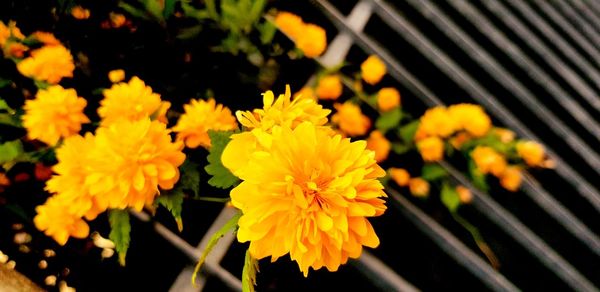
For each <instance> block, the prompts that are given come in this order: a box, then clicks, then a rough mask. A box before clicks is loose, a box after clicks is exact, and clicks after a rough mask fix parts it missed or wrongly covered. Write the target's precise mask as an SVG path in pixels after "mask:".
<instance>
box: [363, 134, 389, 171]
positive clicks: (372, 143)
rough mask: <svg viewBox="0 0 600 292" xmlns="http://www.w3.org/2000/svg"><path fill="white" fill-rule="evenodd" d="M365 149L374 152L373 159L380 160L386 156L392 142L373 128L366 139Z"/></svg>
mask: <svg viewBox="0 0 600 292" xmlns="http://www.w3.org/2000/svg"><path fill="white" fill-rule="evenodd" d="M367 149H369V150H373V151H374V152H375V161H377V162H378V163H379V162H382V161H384V160H386V159H387V158H388V155H389V154H390V149H392V143H390V141H388V140H387V139H386V138H385V136H384V135H383V134H381V132H379V131H378V130H375V131H373V132H371V135H369V138H368V139H367Z"/></svg>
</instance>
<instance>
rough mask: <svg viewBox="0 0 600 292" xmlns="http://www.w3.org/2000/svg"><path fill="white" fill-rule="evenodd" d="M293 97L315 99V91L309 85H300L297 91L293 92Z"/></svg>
mask: <svg viewBox="0 0 600 292" xmlns="http://www.w3.org/2000/svg"><path fill="white" fill-rule="evenodd" d="M293 98H294V99H296V98H306V99H312V100H316V99H317V97H316V96H315V91H314V90H313V89H312V88H310V87H302V89H300V90H299V91H298V92H296V93H294V96H293Z"/></svg>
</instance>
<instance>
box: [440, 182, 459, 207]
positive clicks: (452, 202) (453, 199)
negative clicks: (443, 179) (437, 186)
mask: <svg viewBox="0 0 600 292" xmlns="http://www.w3.org/2000/svg"><path fill="white" fill-rule="evenodd" d="M440 200H441V201H442V203H443V204H444V206H446V208H448V210H449V211H450V212H452V213H454V212H456V209H457V208H458V206H460V197H459V196H458V193H457V192H456V189H455V188H453V187H451V186H450V185H449V184H448V183H444V184H443V185H442V191H441V194H440Z"/></svg>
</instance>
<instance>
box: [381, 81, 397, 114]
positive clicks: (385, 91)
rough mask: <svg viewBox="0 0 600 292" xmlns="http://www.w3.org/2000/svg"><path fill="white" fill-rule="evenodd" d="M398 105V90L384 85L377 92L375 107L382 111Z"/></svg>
mask: <svg viewBox="0 0 600 292" xmlns="http://www.w3.org/2000/svg"><path fill="white" fill-rule="evenodd" d="M399 106H400V92H398V90H396V88H393V87H385V88H382V89H380V90H379V92H378V93H377V107H378V108H379V110H380V111H382V112H387V111H390V110H393V109H395V108H397V107H399Z"/></svg>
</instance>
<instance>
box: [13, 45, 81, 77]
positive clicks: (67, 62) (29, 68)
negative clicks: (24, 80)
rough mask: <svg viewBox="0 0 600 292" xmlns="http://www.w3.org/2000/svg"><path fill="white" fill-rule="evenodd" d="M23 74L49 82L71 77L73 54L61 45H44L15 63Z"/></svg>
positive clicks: (73, 65)
mask: <svg viewBox="0 0 600 292" xmlns="http://www.w3.org/2000/svg"><path fill="white" fill-rule="evenodd" d="M17 69H18V70H19V72H21V74H23V76H26V77H29V78H33V79H36V80H39V81H45V82H48V83H50V84H56V83H58V82H60V80H61V79H62V78H64V77H73V70H75V64H73V56H71V53H70V52H69V50H67V48H65V47H64V46H62V45H53V46H44V47H42V48H40V49H37V50H34V51H32V52H31V56H29V57H28V58H25V59H24V60H23V61H21V62H19V63H18V64H17Z"/></svg>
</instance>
